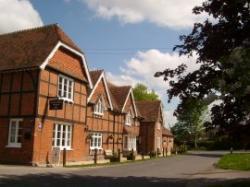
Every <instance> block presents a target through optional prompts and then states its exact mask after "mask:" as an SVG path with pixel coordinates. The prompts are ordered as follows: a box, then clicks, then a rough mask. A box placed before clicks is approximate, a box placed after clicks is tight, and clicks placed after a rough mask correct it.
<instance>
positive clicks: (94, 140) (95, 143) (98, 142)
mask: <svg viewBox="0 0 250 187" xmlns="http://www.w3.org/2000/svg"><path fill="white" fill-rule="evenodd" d="M90 149H91V150H94V149H102V134H101V133H93V134H92V136H91V142H90Z"/></svg>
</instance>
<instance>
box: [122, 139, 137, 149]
mask: <svg viewBox="0 0 250 187" xmlns="http://www.w3.org/2000/svg"><path fill="white" fill-rule="evenodd" d="M123 147H124V149H125V150H128V151H132V149H133V150H134V151H136V137H130V136H124V143H123Z"/></svg>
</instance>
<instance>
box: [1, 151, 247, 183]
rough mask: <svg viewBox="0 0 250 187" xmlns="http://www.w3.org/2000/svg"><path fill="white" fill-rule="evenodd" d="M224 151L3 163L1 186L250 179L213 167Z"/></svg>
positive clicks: (223, 181)
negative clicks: (78, 162) (38, 164)
mask: <svg viewBox="0 0 250 187" xmlns="http://www.w3.org/2000/svg"><path fill="white" fill-rule="evenodd" d="M223 154H225V152H221V151H218V152H190V153H189V154H188V155H179V156H173V157H169V158H161V159H155V160H148V161H144V162H136V163H130V164H123V165H114V166H111V167H98V168H32V167H23V166H18V167H14V166H0V186H19V185H20V184H21V185H23V186H59V185H61V186H100V185H102V186H128V185H132V186H138V187H139V186H207V185H212V184H221V183H223V184H232V183H234V182H237V181H239V180H240V181H243V182H244V181H249V182H250V172H236V171H229V170H227V171H225V170H219V169H216V168H215V167H214V166H213V164H214V163H216V162H217V161H218V159H219V157H220V156H221V155H223ZM249 184H250V183H249Z"/></svg>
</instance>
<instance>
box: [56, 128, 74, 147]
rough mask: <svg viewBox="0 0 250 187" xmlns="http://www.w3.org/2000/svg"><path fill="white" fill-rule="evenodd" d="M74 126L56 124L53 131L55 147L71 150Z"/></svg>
mask: <svg viewBox="0 0 250 187" xmlns="http://www.w3.org/2000/svg"><path fill="white" fill-rule="evenodd" d="M71 142H72V124H61V123H56V124H55V125H54V130H53V142H52V144H53V147H59V148H60V149H64V148H66V149H71Z"/></svg>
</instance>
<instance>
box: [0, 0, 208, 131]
mask: <svg viewBox="0 0 250 187" xmlns="http://www.w3.org/2000/svg"><path fill="white" fill-rule="evenodd" d="M201 3H202V0H188V1H186V0H136V1H135V0H0V34H2V33H7V32H12V31H16V30H22V29H27V28H31V27H39V26H43V25H47V24H53V23H57V24H59V26H60V27H61V28H62V29H63V30H64V31H65V32H66V33H67V34H68V35H69V36H70V37H71V38H72V39H73V41H74V42H75V43H76V44H77V45H78V46H79V47H80V48H81V49H82V50H83V51H84V53H85V56H86V58H87V62H88V66H89V68H90V69H104V70H105V71H106V75H107V78H108V79H109V80H111V81H113V82H114V83H116V84H121V85H132V86H134V85H136V84H137V83H143V84H145V85H147V86H148V88H149V89H151V90H154V91H155V92H156V93H157V94H158V95H159V96H160V98H161V100H162V101H163V104H164V114H165V117H166V123H167V126H168V127H169V126H173V124H174V123H175V122H176V119H175V118H174V117H173V111H174V110H175V108H176V106H177V104H178V98H175V99H173V100H172V101H171V102H170V103H168V102H167V100H168V97H167V94H166V90H167V89H168V88H169V85H168V82H164V81H163V79H162V78H155V77H154V74H155V72H157V71H162V70H164V69H166V68H172V69H173V68H175V67H177V66H178V65H180V64H182V63H187V64H188V71H187V72H192V71H194V70H195V69H197V68H198V65H197V64H196V63H195V59H196V57H195V56H194V57H191V58H188V57H185V56H181V57H180V56H179V55H178V53H177V52H173V50H172V49H173V47H174V46H175V45H177V44H180V41H179V36H180V35H182V34H188V33H189V32H190V31H191V29H192V26H193V23H194V22H197V21H200V20H202V19H204V15H201V16H194V15H193V14H192V8H193V7H194V6H196V5H201Z"/></svg>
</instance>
